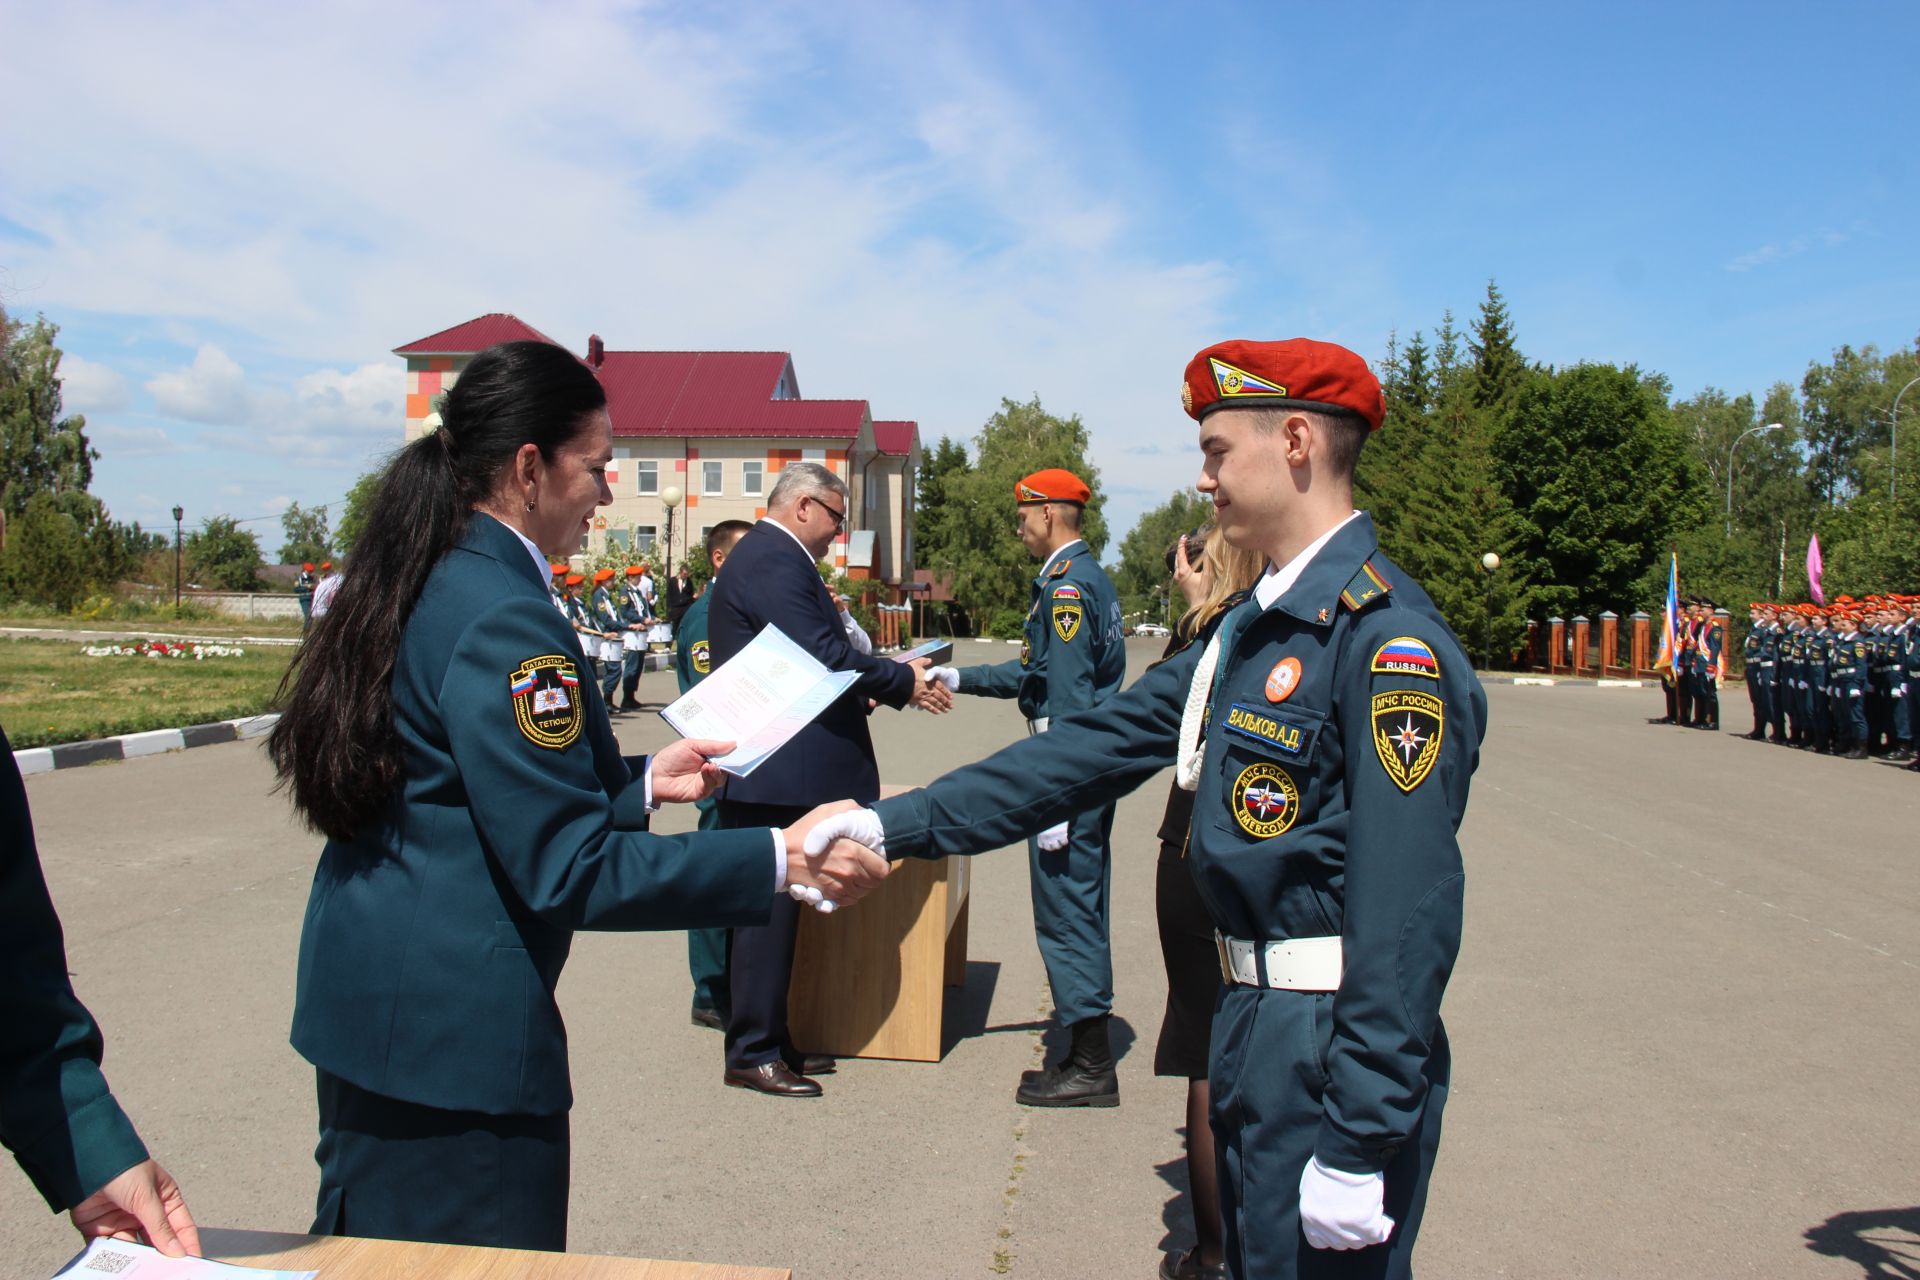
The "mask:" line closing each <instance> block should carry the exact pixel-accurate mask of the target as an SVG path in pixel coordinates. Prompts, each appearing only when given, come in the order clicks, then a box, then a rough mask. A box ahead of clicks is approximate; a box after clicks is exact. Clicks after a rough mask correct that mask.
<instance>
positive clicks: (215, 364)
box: [147, 343, 253, 424]
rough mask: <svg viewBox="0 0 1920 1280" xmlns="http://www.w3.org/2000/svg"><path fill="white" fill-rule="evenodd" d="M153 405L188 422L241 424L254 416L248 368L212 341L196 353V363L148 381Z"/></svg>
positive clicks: (194, 359)
mask: <svg viewBox="0 0 1920 1280" xmlns="http://www.w3.org/2000/svg"><path fill="white" fill-rule="evenodd" d="M147 392H148V394H149V395H151V396H152V397H153V403H154V407H155V408H156V409H158V410H159V411H160V412H161V413H162V414H165V415H166V416H167V417H169V418H185V419H186V420H187V421H189V422H207V423H216V424H217V423H242V422H247V421H249V420H250V419H251V418H252V416H253V397H252V395H251V393H250V392H249V391H248V388H247V375H246V371H245V370H243V369H241V367H240V365H239V363H238V362H237V361H236V360H234V358H233V357H232V356H230V355H228V354H227V353H226V352H225V351H222V350H221V349H220V348H219V347H216V346H214V345H212V344H211V343H209V344H207V345H205V346H202V347H201V348H200V350H199V351H198V352H196V353H195V354H194V357H193V364H192V365H190V366H188V367H187V368H185V369H176V370H173V371H171V372H168V373H163V374H160V375H159V376H157V377H154V378H151V379H149V380H148V381H147Z"/></svg>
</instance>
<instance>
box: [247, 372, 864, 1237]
mask: <svg viewBox="0 0 1920 1280" xmlns="http://www.w3.org/2000/svg"><path fill="white" fill-rule="evenodd" d="M441 416H442V419H443V422H442V425H441V427H440V429H439V430H438V431H435V432H433V433H431V434H430V435H427V436H423V437H421V438H419V439H417V440H415V441H413V442H412V443H411V444H409V445H407V446H406V447H405V448H403V449H402V450H401V451H400V452H399V454H398V455H396V457H395V459H394V461H393V463H392V464H391V466H390V467H389V468H388V470H387V472H386V475H385V476H384V477H383V479H382V481H381V485H380V489H379V491H378V493H377V495H376V496H375V497H374V499H373V508H372V511H371V512H370V513H369V516H368V520H367V531H366V532H365V533H364V534H363V535H362V536H361V538H360V541H359V542H358V543H357V544H356V546H355V551H354V566H353V573H352V574H351V575H350V576H349V577H348V579H347V582H346V585H345V586H344V587H342V589H341V592H340V601H339V605H338V607H337V609H336V614H337V616H335V617H334V618H332V619H331V620H330V621H329V622H328V623H327V625H325V626H323V627H320V628H317V629H316V631H315V634H314V636H313V637H312V638H311V639H310V640H309V641H308V642H307V643H306V644H305V645H304V646H302V648H301V650H300V653H299V655H298V657H297V660H296V661H297V665H296V666H295V667H294V669H293V673H292V675H291V676H290V682H291V684H292V691H291V693H290V695H289V696H288V698H287V703H286V710H285V712H284V714H283V715H282V717H281V719H280V722H279V723H278V724H277V725H275V726H274V729H273V732H272V734H271V735H270V736H269V739H268V749H269V751H270V752H271V754H272V756H273V761H274V766H275V769H276V771H277V772H278V774H279V777H280V779H281V781H282V783H283V784H284V785H285V786H286V787H287V789H288V791H289V792H290V794H291V797H292V800H293V803H294V805H295V807H296V808H297V809H298V810H299V812H300V814H301V816H302V817H303V818H304V819H305V820H306V821H307V822H308V824H309V825H311V826H313V827H314V828H316V829H318V830H320V831H323V832H325V833H326V835H327V837H328V839H327V844H326V848H325V849H324V851H323V852H322V853H321V855H320V862H319V866H318V867H317V868H316V869H315V872H314V879H313V891H312V894H311V896H310V897H309V899H308V902H307V914H306V921H305V923H304V925H303V927H302V930H301V936H300V960H299V976H298V980H297V986H296V991H295V996H294V1012H293V1046H294V1048H295V1049H296V1050H298V1051H299V1053H300V1054H301V1055H302V1056H303V1057H305V1058H306V1059H307V1060H308V1061H309V1062H311V1063H312V1064H313V1066H314V1069H315V1074H316V1083H317V1086H318V1094H319V1108H320V1143H319V1147H318V1149H317V1150H316V1152H315V1157H316V1159H317V1160H318V1162H319V1164H320V1193H319V1197H318V1213H317V1217H316V1220H315V1222H314V1225H313V1230H314V1232H315V1233H317V1234H328V1235H357V1236H375V1237H383V1238H386V1239H393V1240H425V1241H435V1242H443V1243H450V1244H480V1245H491V1246H497V1247H504V1248H519V1249H549V1250H553V1249H564V1248H565V1247H566V1234H567V1192H568V1182H569V1177H570V1175H569V1170H568V1129H567V1113H568V1110H569V1109H570V1108H571V1106H572V1104H573V1092H572V1086H571V1082H570V1080H569V1078H568V1069H567V1036H566V1029H565V1027H564V1025H563V1024H562V1022H561V1017H560V1008H559V1005H558V1004H557V1003H556V1001H555V999H554V989H555V987H556V986H557V984H558V983H559V981H560V975H561V970H562V968H563V966H564V965H565V964H566V960H567V954H568V951H569V950H570V948H571V947H572V944H573V935H574V934H575V932H576V931H579V930H583V929H593V930H610V931H612V930H639V929H674V930H679V929H685V928H687V927H689V926H690V925H714V924H727V923H737V924H743V925H744V924H749V923H753V922H756V921H762V920H765V919H766V918H767V917H768V915H769V914H770V912H771V910H772V908H773V904H774V902H775V899H776V895H778V894H779V893H780V890H781V888H782V886H783V883H784V885H785V886H786V887H788V888H793V887H812V888H815V889H825V890H828V891H830V892H833V893H839V892H841V891H845V893H846V895H847V896H848V897H849V898H851V897H857V896H859V894H860V893H861V892H862V891H863V890H864V889H865V888H868V887H871V885H873V884H875V883H878V879H879V877H881V876H883V875H884V874H885V864H884V863H882V862H881V861H880V860H879V859H878V858H871V857H863V856H861V855H862V854H863V853H864V852H865V851H862V850H858V849H855V848H853V847H852V846H843V847H842V848H840V849H839V850H837V851H836V852H834V853H831V854H829V855H828V857H827V859H826V861H825V862H824V863H820V864H817V865H816V864H814V863H810V862H808V861H806V860H805V859H804V858H803V857H802V855H801V853H800V839H799V831H798V829H797V828H796V829H794V830H793V831H791V832H786V833H783V832H781V831H779V830H775V829H769V828H766V827H762V828H759V829H757V830H755V829H741V830H735V831H712V832H697V833H695V834H692V835H686V836H658V835H652V834H650V833H649V832H648V831H647V829H646V827H647V814H648V812H649V811H651V809H652V808H653V806H654V804H655V802H656V801H659V800H662V799H666V800H693V799H697V798H698V797H700V796H702V795H707V794H711V792H712V791H713V789H714V788H715V787H716V786H717V785H718V784H719V770H718V769H717V768H716V767H715V766H713V765H712V764H710V763H709V762H708V760H707V757H709V756H711V755H713V754H716V753H718V752H721V751H725V750H730V749H731V746H732V744H730V743H723V742H722V743H716V742H675V743H672V744H670V745H669V746H667V747H665V748H663V749H662V750H661V751H660V752H659V753H658V754H656V755H655V756H653V757H651V758H650V759H641V758H633V759H631V760H629V759H627V758H625V757H623V756H622V755H621V752H620V744H619V743H618V742H617V741H616V740H615V738H614V735H613V728H612V726H611V724H610V723H609V722H608V720H607V716H606V709H605V708H604V707H603V706H602V705H601V703H600V694H599V690H598V688H597V687H596V686H595V685H594V683H593V682H592V681H591V680H583V679H581V673H580V668H581V666H582V665H583V663H582V659H581V655H580V653H579V651H578V648H577V642H576V641H575V639H574V632H573V631H572V630H571V629H570V628H569V627H568V626H567V625H566V623H565V622H564V621H563V620H562V619H560V618H558V617H556V616H554V611H553V609H552V608H551V607H550V606H549V602H548V597H547V593H546V591H545V589H544V587H543V580H544V579H545V577H546V562H545V560H544V559H543V558H542V555H541V551H542V550H543V549H544V550H545V551H546V552H547V553H548V554H552V553H554V552H557V551H560V550H562V549H564V548H566V547H568V546H574V545H578V542H579V539H580V537H581V535H582V534H584V533H585V532H586V530H587V527H588V521H589V520H590V519H591V517H592V515H593V512H594V509H595V508H596V507H601V506H605V505H607V504H608V503H609V502H611V501H612V500H613V495H612V494H611V492H609V490H608V488H607V480H606V468H607V464H608V463H609V462H610V461H611V459H612V457H613V427H612V422H611V420H610V419H609V418H608V416H607V411H606V392H605V390H604V389H603V388H602V387H601V385H600V383H599V381H598V379H596V378H595V377H594V375H593V372H592V371H591V370H590V369H588V368H587V367H586V366H585V365H583V364H582V363H580V361H579V360H578V359H577V358H576V357H575V356H573V355H572V354H571V353H570V352H567V351H565V350H563V349H561V348H559V347H556V346H552V345H550V344H548V343H543V342H514V343H506V344H502V345H500V346H495V347H490V348H488V349H487V350H485V351H482V352H481V353H480V354H478V355H477V356H475V357H474V359H473V361H472V363H471V364H470V365H468V366H467V369H466V371H465V372H464V373H463V374H462V375H461V377H460V381H459V382H458V383H456V384H455V385H454V387H453V388H452V390H451V391H449V393H448V396H447V401H446V407H445V408H444V409H443V410H442V414H441ZM381 673H388V674H386V675H382V674H381ZM843 871H844V872H845V874H846V878H844V879H842V878H841V872H843ZM836 886H838V888H836ZM781 901H783V902H784V901H787V900H786V899H781ZM638 1118H640V1119H643V1117H638Z"/></svg>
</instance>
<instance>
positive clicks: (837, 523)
mask: <svg viewBox="0 0 1920 1280" xmlns="http://www.w3.org/2000/svg"><path fill="white" fill-rule="evenodd" d="M807 501H809V502H811V503H813V505H814V506H816V507H819V508H820V509H821V510H822V511H824V512H826V513H827V514H828V515H830V516H832V517H833V529H834V532H835V533H838V532H839V531H840V530H842V529H844V528H846V527H847V513H846V512H845V511H835V510H834V509H833V508H832V507H830V506H828V505H827V504H826V503H824V502H822V501H820V499H818V498H816V497H813V496H812V495H811V494H809V495H808V496H807Z"/></svg>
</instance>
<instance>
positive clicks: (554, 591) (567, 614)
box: [547, 562, 573, 626]
mask: <svg viewBox="0 0 1920 1280" xmlns="http://www.w3.org/2000/svg"><path fill="white" fill-rule="evenodd" d="M547 572H548V574H549V575H551V576H550V577H548V579H547V596H548V598H549V599H551V600H552V601H553V607H554V608H556V609H558V610H559V611H560V616H561V617H563V618H565V619H566V620H567V625H568V626H572V625H573V610H572V609H571V608H569V607H568V605H567V566H565V565H563V564H559V563H557V562H556V563H554V564H550V565H548V566H547Z"/></svg>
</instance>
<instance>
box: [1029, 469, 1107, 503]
mask: <svg viewBox="0 0 1920 1280" xmlns="http://www.w3.org/2000/svg"><path fill="white" fill-rule="evenodd" d="M1092 496H1093V490H1091V489H1089V488H1087V482H1086V481H1084V480H1082V479H1081V478H1080V477H1079V476H1077V475H1075V474H1073V472H1071V471H1063V470H1061V469H1060V468H1059V467H1048V468H1047V469H1046V470H1045V471H1036V472H1034V473H1033V474H1032V475H1030V476H1028V477H1027V478H1026V479H1024V480H1021V481H1019V482H1018V483H1016V484H1015V485H1014V486H1013V498H1014V501H1015V502H1017V503H1019V504H1020V505H1021V506H1025V505H1027V504H1028V503H1030V502H1072V503H1075V504H1077V505H1079V506H1082V507H1084V506H1086V505H1087V499H1088V498H1091V497H1092Z"/></svg>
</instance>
